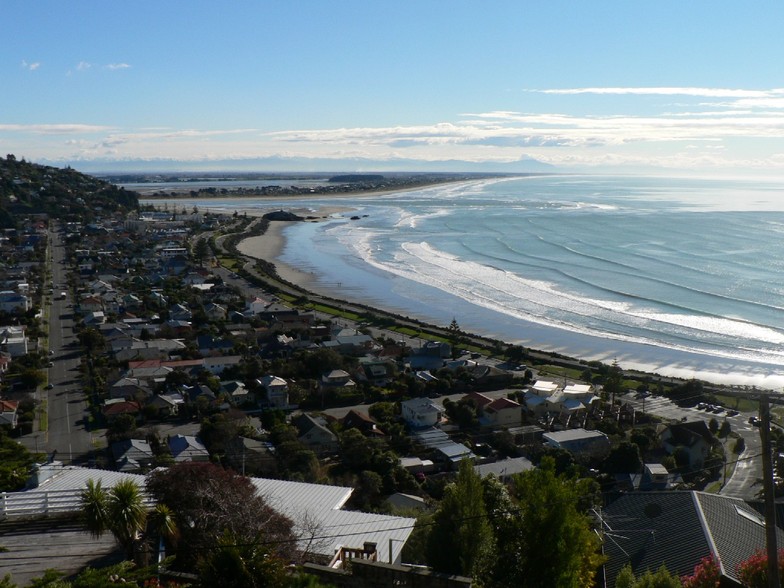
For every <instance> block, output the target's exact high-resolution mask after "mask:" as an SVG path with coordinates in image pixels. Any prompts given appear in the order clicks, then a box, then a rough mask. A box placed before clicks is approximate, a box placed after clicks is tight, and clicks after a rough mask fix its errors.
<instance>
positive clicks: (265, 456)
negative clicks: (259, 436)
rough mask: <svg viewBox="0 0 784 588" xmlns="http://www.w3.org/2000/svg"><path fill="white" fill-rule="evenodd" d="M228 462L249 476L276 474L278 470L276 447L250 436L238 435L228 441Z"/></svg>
mask: <svg viewBox="0 0 784 588" xmlns="http://www.w3.org/2000/svg"><path fill="white" fill-rule="evenodd" d="M226 462H227V463H228V464H229V465H230V466H231V467H232V468H234V469H235V470H236V471H238V472H239V473H241V474H243V475H248V476H254V475H256V476H258V475H264V476H274V475H275V474H276V473H277V471H278V460H277V458H276V457H275V452H274V447H273V446H272V445H271V444H270V443H267V442H265V441H257V440H256V439H250V438H248V437H241V436H237V437H234V438H232V439H230V440H229V441H228V442H227V443H226Z"/></svg>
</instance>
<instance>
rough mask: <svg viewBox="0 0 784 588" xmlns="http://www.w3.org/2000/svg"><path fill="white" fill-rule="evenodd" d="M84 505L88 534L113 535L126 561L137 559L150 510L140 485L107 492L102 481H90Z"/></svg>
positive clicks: (123, 484)
mask: <svg viewBox="0 0 784 588" xmlns="http://www.w3.org/2000/svg"><path fill="white" fill-rule="evenodd" d="M81 502H82V516H83V519H84V521H85V524H86V526H87V530H88V531H90V533H91V534H92V535H93V536H94V537H100V536H101V535H103V534H104V533H105V532H106V531H110V532H111V533H112V535H114V538H115V539H116V540H117V543H118V544H119V545H120V546H121V547H122V548H123V549H124V550H125V554H126V557H127V558H128V559H134V558H135V557H136V556H137V555H138V553H137V547H138V546H139V545H140V542H141V537H142V534H143V532H144V529H145V526H146V524H147V508H146V507H145V505H144V497H143V496H142V492H141V489H140V488H139V485H138V484H137V483H136V482H134V481H133V480H130V479H127V480H122V481H120V482H118V483H117V484H116V485H115V486H114V487H113V488H111V489H110V490H108V491H107V490H105V489H104V488H102V487H101V482H100V481H98V482H94V481H93V480H92V479H90V480H88V481H87V488H86V489H85V490H83V491H82V496H81Z"/></svg>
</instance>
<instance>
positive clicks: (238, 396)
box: [221, 380, 251, 404]
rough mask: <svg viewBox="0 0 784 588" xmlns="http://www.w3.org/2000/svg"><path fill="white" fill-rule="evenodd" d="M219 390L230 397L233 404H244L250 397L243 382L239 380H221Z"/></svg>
mask: <svg viewBox="0 0 784 588" xmlns="http://www.w3.org/2000/svg"><path fill="white" fill-rule="evenodd" d="M221 391H222V392H224V393H226V394H227V395H228V396H229V397H230V398H231V402H232V403H233V404H244V403H245V402H247V401H248V400H250V399H251V394H250V392H249V391H248V389H247V388H246V387H245V384H243V383H242V382H240V381H239V380H232V381H230V382H221Z"/></svg>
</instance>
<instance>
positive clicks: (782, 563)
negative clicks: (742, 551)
mask: <svg viewBox="0 0 784 588" xmlns="http://www.w3.org/2000/svg"><path fill="white" fill-rule="evenodd" d="M778 558H779V580H781V579H782V578H784V549H779V552H778ZM738 579H739V580H740V583H741V584H743V585H744V586H746V587H747V588H767V586H768V554H767V553H766V552H765V551H764V550H760V551H758V552H756V553H755V554H754V555H752V556H751V557H750V558H748V559H747V560H745V561H742V562H741V563H740V564H738Z"/></svg>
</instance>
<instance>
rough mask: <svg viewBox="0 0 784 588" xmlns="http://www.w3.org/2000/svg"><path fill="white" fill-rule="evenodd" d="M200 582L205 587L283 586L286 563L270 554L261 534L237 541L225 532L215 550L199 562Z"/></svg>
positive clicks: (245, 587)
mask: <svg viewBox="0 0 784 588" xmlns="http://www.w3.org/2000/svg"><path fill="white" fill-rule="evenodd" d="M199 580H200V582H199V585H200V586H204V587H205V588H213V587H214V588H236V587H240V586H241V587H243V588H283V587H284V586H287V585H288V582H287V574H286V564H285V562H284V561H283V560H281V559H280V558H279V557H276V556H274V555H273V554H272V553H271V550H270V548H269V547H266V546H265V545H264V542H263V538H262V537H257V538H256V539H255V540H254V541H251V542H245V541H238V540H237V538H236V537H233V536H232V535H231V533H228V532H225V533H224V534H223V535H222V536H221V537H220V539H219V540H218V544H217V547H216V549H214V550H213V551H211V552H210V553H209V554H207V555H206V556H205V557H204V559H203V560H202V561H201V563H200V564H199Z"/></svg>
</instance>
